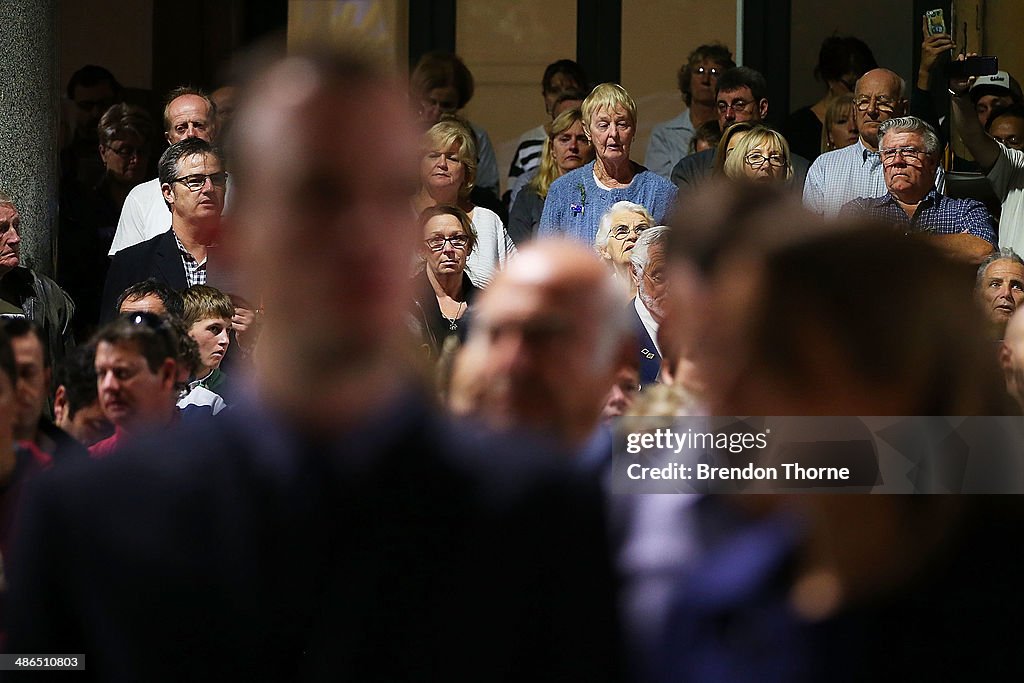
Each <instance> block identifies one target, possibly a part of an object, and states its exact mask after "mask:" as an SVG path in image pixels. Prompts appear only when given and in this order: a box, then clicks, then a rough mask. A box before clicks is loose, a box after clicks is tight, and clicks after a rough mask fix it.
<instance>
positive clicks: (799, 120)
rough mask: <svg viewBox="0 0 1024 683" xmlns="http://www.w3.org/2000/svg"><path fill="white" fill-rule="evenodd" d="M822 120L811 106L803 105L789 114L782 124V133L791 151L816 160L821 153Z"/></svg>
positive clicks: (809, 159) (810, 159)
mask: <svg viewBox="0 0 1024 683" xmlns="http://www.w3.org/2000/svg"><path fill="white" fill-rule="evenodd" d="M821 128H822V126H821V121H819V120H818V117H817V116H815V115H814V112H813V111H811V108H810V107H802V108H800V109H797V110H796V111H795V112H793V113H792V114H790V115H789V117H788V118H787V119H786V122H785V123H784V124H783V126H782V135H783V136H784V137H785V138H786V142H788V143H789V151H790V152H791V153H793V154H799V155H800V156H802V157H803V158H805V159H807V160H808V161H814V160H815V159H817V158H818V156H819V155H820V154H821Z"/></svg>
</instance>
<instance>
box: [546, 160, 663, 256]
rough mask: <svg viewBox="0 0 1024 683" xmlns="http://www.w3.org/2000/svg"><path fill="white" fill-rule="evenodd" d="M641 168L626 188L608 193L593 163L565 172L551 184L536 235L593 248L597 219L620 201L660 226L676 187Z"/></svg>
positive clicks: (598, 222)
mask: <svg viewBox="0 0 1024 683" xmlns="http://www.w3.org/2000/svg"><path fill="white" fill-rule="evenodd" d="M641 168H642V170H641V171H640V172H639V173H637V174H636V175H635V176H633V182H631V183H630V184H629V187H616V188H612V189H605V188H602V187H600V186H598V184H597V181H596V180H595V179H594V162H593V161H591V162H590V163H589V164H586V165H585V166H581V167H580V168H577V169H575V170H573V171H569V172H568V173H566V174H565V175H564V176H562V177H561V178H558V179H557V180H555V182H553V183H551V188H550V189H549V190H548V196H547V199H545V200H544V213H543V214H541V217H540V225H539V226H538V227H537V234H538V235H564V236H565V237H571V238H573V239H577V240H580V241H581V242H585V243H586V244H588V245H590V246H593V244H594V238H595V237H597V229H598V226H599V225H600V222H601V216H603V215H604V213H605V211H607V210H608V209H610V208H611V206H612V204H614V203H615V202H623V201H625V202H633V203H634V204H639V205H641V206H643V207H646V208H647V210H648V211H650V212H651V215H652V216H653V217H654V221H655V223H656V224H658V225H661V224H663V223H664V222H665V221H666V220H667V219H668V218H669V216H670V215H671V213H672V207H673V206H674V204H675V200H676V191H677V190H676V186H675V185H673V184H672V181H670V180H666V179H665V178H662V177H661V176H660V175H658V174H657V173H653V172H651V171H649V170H647V169H646V168H643V167H641Z"/></svg>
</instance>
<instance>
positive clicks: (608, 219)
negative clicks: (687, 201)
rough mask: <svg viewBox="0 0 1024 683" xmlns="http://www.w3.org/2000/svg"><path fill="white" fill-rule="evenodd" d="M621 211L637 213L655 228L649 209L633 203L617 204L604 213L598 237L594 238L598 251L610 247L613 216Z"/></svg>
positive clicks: (598, 229)
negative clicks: (609, 239)
mask: <svg viewBox="0 0 1024 683" xmlns="http://www.w3.org/2000/svg"><path fill="white" fill-rule="evenodd" d="M620 211H628V212H630V213H635V214H636V215H638V216H643V217H644V218H646V219H647V223H648V225H649V226H653V224H654V216H652V215H651V212H650V211H648V210H647V207H645V206H642V205H640V204H634V203H633V202H625V201H623V202H615V203H614V204H612V205H611V207H609V209H608V210H607V211H605V212H604V215H603V216H601V222H600V223H599V224H598V228H597V236H596V237H594V246H595V247H596V248H597V249H598V251H600V250H601V249H604V248H605V247H606V246H608V238H609V237H610V236H611V234H612V227H613V226H612V214H615V213H618V212H620Z"/></svg>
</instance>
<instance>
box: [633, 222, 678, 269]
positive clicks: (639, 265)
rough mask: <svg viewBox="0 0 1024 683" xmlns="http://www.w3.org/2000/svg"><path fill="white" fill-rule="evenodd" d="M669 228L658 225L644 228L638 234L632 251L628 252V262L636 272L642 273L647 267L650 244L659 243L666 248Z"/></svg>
mask: <svg viewBox="0 0 1024 683" xmlns="http://www.w3.org/2000/svg"><path fill="white" fill-rule="evenodd" d="M671 230H672V229H671V228H669V227H668V226H666V225H659V226H656V227H653V228H651V229H650V230H644V231H643V233H641V234H640V237H639V238H638V239H637V241H636V244H635V245H634V246H633V251H631V252H630V253H629V263H630V265H631V266H633V269H634V270H635V271H636V272H637V273H643V272H644V270H645V269H646V268H647V264H648V263H649V262H650V260H651V256H650V252H651V246H653V245H655V244H660V245H662V246H664V247H666V248H667V245H668V235H669V232H671Z"/></svg>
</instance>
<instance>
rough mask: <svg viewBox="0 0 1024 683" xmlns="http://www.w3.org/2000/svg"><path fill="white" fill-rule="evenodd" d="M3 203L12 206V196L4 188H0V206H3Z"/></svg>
mask: <svg viewBox="0 0 1024 683" xmlns="http://www.w3.org/2000/svg"><path fill="white" fill-rule="evenodd" d="M4 204H10V205H11V206H14V198H13V197H11V195H10V194H8V193H7V191H6V190H0V206H3V205H4Z"/></svg>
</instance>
